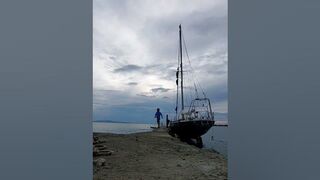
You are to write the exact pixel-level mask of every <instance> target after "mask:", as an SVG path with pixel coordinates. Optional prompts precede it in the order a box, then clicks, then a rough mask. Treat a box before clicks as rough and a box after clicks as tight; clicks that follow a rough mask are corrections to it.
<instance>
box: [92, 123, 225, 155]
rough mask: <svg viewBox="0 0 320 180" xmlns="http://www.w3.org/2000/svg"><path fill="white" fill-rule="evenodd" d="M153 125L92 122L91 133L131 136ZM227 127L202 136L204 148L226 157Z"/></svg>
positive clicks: (146, 130) (147, 129)
mask: <svg viewBox="0 0 320 180" xmlns="http://www.w3.org/2000/svg"><path fill="white" fill-rule="evenodd" d="M151 126H155V125H153V124H133V123H110V122H93V132H101V133H114V134H131V133H137V132H148V131H152V129H151V128H150V127H151ZM227 129H228V128H227V127H222V126H214V127H212V128H211V129H210V130H209V131H208V132H207V133H206V134H205V135H203V136H202V140H203V144H204V148H208V149H214V150H215V151H218V152H219V153H221V154H222V155H224V156H225V157H227V152H228V151H227V147H228V146H227Z"/></svg>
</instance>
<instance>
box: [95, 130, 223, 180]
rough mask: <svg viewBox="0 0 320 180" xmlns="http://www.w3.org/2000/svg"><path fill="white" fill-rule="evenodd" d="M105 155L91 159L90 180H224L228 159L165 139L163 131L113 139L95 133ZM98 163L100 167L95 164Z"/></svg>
mask: <svg viewBox="0 0 320 180" xmlns="http://www.w3.org/2000/svg"><path fill="white" fill-rule="evenodd" d="M94 137H98V139H99V141H100V142H99V143H96V145H97V146H99V147H104V148H106V150H103V152H104V153H100V154H99V153H98V154H97V153H96V154H95V155H94V157H93V159H94V162H95V163H94V166H93V170H94V172H93V174H94V176H93V179H94V180H106V179H108V180H109V179H138V180H139V179H143V180H144V179H146V180H149V179H172V180H173V179H175V180H180V179H181V180H185V179H215V180H222V179H227V159H226V158H224V157H223V156H222V155H221V154H219V153H217V152H215V151H212V150H207V149H199V148H197V147H195V146H193V145H189V144H187V143H184V142H181V141H180V140H179V139H177V138H174V137H171V136H170V135H168V133H167V132H166V130H165V129H159V130H154V131H153V132H146V133H136V134H128V135H116V134H106V133H94ZM99 161H101V163H97V162H99Z"/></svg>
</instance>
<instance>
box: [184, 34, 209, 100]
mask: <svg viewBox="0 0 320 180" xmlns="http://www.w3.org/2000/svg"><path fill="white" fill-rule="evenodd" d="M182 39H183V44H184V48H185V51H186V54H187V57H188V62H189V65H190V68H191V73H192V75H193V76H194V77H193V78H194V80H195V81H197V83H198V85H199V87H200V89H201V91H202V94H203V95H204V97H205V98H206V94H205V92H204V90H203V88H202V86H201V84H200V83H199V81H198V79H197V77H196V75H195V74H194V72H193V71H194V69H193V68H192V65H191V61H190V58H189V54H188V50H187V45H186V42H185V38H184V35H183V33H182Z"/></svg>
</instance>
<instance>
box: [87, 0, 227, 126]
mask: <svg viewBox="0 0 320 180" xmlns="http://www.w3.org/2000/svg"><path fill="white" fill-rule="evenodd" d="M227 15H228V12H227V1H226V0H201V1H190V2H188V3H185V1H183V0H174V1H170V4H168V2H166V1H155V2H153V1H147V0H135V1H131V0H123V1H121V2H119V1H118V0H108V1H106V0H95V1H93V101H94V106H93V108H94V118H95V119H103V118H108V119H109V120H116V119H117V118H119V119H120V120H121V118H122V119H123V118H128V117H127V116H128V115H125V114H124V113H123V111H124V110H125V111H127V112H128V113H126V114H130V119H132V120H141V119H143V118H144V119H148V118H149V117H148V113H150V114H151V115H152V113H153V112H148V111H153V110H154V108H156V107H158V106H159V107H161V109H166V111H168V113H169V111H170V110H173V109H174V105H173V104H174V103H175V96H176V95H175V93H176V92H175V90H176V86H175V72H176V68H177V65H178V61H177V60H178V59H177V57H178V56H177V55H178V54H177V53H178V52H177V50H178V25H179V24H182V28H183V36H184V39H185V42H186V46H187V50H188V55H189V57H190V62H191V65H192V68H193V70H194V76H195V78H196V79H197V82H199V83H200V84H201V85H202V87H203V88H204V90H205V92H206V93H207V96H208V97H209V98H210V99H212V101H213V102H214V111H215V112H220V113H227V76H228V74H227V72H228V67H227V66H228V63H227V62H228V51H227V47H228V41H227V28H228V24H227V18H228V17H227ZM183 56H184V64H185V65H186V67H184V70H185V71H186V72H185V87H186V92H185V93H186V95H188V91H192V90H194V86H193V83H192V81H193V80H194V79H193V77H192V76H193V74H192V73H191V71H190V70H191V68H188V65H189V62H188V59H187V57H186V54H185V52H184V55H183ZM198 90H199V93H200V88H199V89H198ZM206 90H207V91H206ZM171 106H172V107H171ZM141 109H143V111H142V110H141Z"/></svg>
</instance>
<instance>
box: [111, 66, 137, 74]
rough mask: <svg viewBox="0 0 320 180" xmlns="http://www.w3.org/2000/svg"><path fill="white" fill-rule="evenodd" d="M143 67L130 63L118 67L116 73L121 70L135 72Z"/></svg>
mask: <svg viewBox="0 0 320 180" xmlns="http://www.w3.org/2000/svg"><path fill="white" fill-rule="evenodd" d="M140 69H142V67H140V66H137V65H134V64H129V65H125V66H122V67H120V68H117V69H115V70H114V72H115V73H120V72H133V71H139V70H140Z"/></svg>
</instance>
